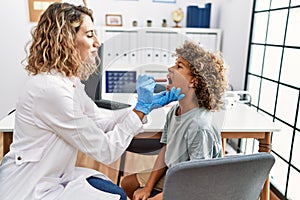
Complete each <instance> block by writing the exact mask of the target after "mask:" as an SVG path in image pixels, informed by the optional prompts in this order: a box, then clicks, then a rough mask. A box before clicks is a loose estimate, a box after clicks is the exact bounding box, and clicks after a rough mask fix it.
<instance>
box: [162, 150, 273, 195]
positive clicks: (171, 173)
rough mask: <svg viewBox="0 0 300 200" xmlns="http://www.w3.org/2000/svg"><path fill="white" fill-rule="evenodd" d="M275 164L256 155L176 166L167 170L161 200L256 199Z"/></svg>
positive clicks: (265, 157)
mask: <svg viewBox="0 0 300 200" xmlns="http://www.w3.org/2000/svg"><path fill="white" fill-rule="evenodd" d="M274 162H275V158H274V156H273V155H271V154H268V153H256V154H248V155H235V156H228V157H224V158H216V159H210V160H198V161H187V162H183V163H179V164H177V165H175V166H174V167H172V168H170V169H169V170H168V171H167V175H166V179H165V185H164V192H163V199H164V200H183V199H189V200H207V199H209V200H257V199H259V196H260V193H261V191H262V188H263V186H264V183H265V181H266V178H267V177H268V175H269V172H270V170H271V168H272V166H273V164H274Z"/></svg>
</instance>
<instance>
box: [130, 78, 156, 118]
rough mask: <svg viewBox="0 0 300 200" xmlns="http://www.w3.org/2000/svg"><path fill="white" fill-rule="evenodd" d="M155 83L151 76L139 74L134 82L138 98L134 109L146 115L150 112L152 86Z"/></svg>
mask: <svg viewBox="0 0 300 200" xmlns="http://www.w3.org/2000/svg"><path fill="white" fill-rule="evenodd" d="M155 85H156V83H155V81H154V78H153V77H152V76H147V75H139V77H138V80H137V83H136V91H137V94H138V100H137V103H136V106H135V109H136V110H138V111H140V112H142V113H144V114H145V115H148V114H149V113H150V111H151V110H150V107H151V105H152V99H153V93H154V87H155Z"/></svg>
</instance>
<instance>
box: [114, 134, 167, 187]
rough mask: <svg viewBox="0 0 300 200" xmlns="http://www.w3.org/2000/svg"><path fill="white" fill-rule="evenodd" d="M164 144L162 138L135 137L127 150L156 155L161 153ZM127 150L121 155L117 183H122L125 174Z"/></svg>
mask: <svg viewBox="0 0 300 200" xmlns="http://www.w3.org/2000/svg"><path fill="white" fill-rule="evenodd" d="M162 146H163V144H162V143H160V138H159V137H158V138H133V140H132V141H131V143H130V145H129V146H128V147H127V149H126V151H129V152H133V153H138V154H142V155H156V154H158V153H159V151H160V149H161V148H162ZM126 151H125V152H124V153H123V154H122V156H121V161H120V166H119V172H118V179H117V185H120V180H121V177H122V176H123V175H124V166H125V159H126Z"/></svg>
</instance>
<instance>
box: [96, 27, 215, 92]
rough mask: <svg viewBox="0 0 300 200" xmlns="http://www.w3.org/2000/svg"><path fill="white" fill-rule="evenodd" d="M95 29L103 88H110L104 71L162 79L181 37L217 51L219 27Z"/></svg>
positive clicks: (172, 59) (181, 39)
mask: <svg viewBox="0 0 300 200" xmlns="http://www.w3.org/2000/svg"><path fill="white" fill-rule="evenodd" d="M96 32H97V34H98V37H99V39H100V42H101V43H102V44H103V46H102V50H103V51H102V56H101V58H102V70H101V71H102V75H104V77H102V82H103V83H104V84H103V88H102V89H103V90H107V87H113V86H112V85H109V84H108V80H106V79H107V77H105V74H106V73H105V72H106V71H109V72H114V71H115V72H116V73H117V72H120V71H121V72H124V71H125V72H126V71H134V72H135V73H136V74H137V75H138V74H144V73H147V74H151V75H153V76H154V77H155V78H166V74H167V68H168V67H169V66H172V65H173V64H174V63H175V57H174V52H175V49H176V48H177V47H179V46H181V45H182V44H183V42H184V41H185V40H194V41H195V42H197V43H199V45H201V46H203V47H205V48H206V49H208V50H210V51H220V50H221V49H220V47H221V30H220V29H206V28H155V27H147V28H124V27H101V28H97V29H96ZM103 78H104V79H103ZM103 90H102V91H103ZM106 92H107V91H106Z"/></svg>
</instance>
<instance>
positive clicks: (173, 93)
mask: <svg viewBox="0 0 300 200" xmlns="http://www.w3.org/2000/svg"><path fill="white" fill-rule="evenodd" d="M180 92H181V89H180V88H175V87H173V88H172V89H171V90H170V91H163V92H160V93H158V94H156V95H154V96H153V102H152V104H151V108H150V111H151V110H153V109H156V108H160V107H163V106H165V105H167V104H169V103H171V102H172V101H178V100H181V99H182V98H183V97H184V96H185V95H184V94H180Z"/></svg>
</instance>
